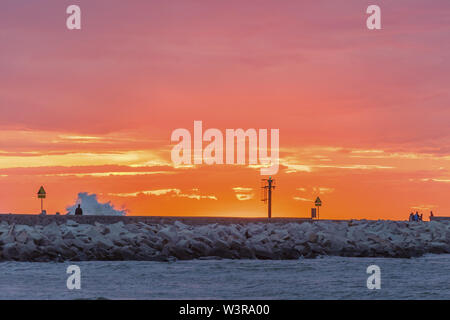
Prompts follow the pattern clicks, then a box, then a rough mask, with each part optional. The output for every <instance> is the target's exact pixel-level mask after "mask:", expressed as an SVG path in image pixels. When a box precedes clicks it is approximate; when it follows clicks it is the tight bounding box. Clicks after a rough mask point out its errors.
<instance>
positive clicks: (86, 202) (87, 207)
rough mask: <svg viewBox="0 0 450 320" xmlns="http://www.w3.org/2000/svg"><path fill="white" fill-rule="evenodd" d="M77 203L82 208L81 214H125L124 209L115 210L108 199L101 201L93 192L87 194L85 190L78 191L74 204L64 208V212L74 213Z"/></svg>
mask: <svg viewBox="0 0 450 320" xmlns="http://www.w3.org/2000/svg"><path fill="white" fill-rule="evenodd" d="M78 204H80V205H81V208H82V209H83V215H87V216H89V215H93V216H124V215H126V214H127V210H126V209H122V210H117V209H116V208H115V207H114V205H113V204H112V203H111V202H110V201H108V202H105V203H101V202H99V201H98V199H97V195H96V194H95V193H92V194H89V193H87V192H80V193H78V197H77V200H76V201H75V204H74V205H73V206H69V207H67V208H66V210H67V213H66V214H67V215H74V214H75V209H76V208H77V206H78Z"/></svg>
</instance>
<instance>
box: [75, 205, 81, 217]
mask: <svg viewBox="0 0 450 320" xmlns="http://www.w3.org/2000/svg"><path fill="white" fill-rule="evenodd" d="M75 215H76V216H82V215H83V209H81V206H80V205H78V208H76V209H75Z"/></svg>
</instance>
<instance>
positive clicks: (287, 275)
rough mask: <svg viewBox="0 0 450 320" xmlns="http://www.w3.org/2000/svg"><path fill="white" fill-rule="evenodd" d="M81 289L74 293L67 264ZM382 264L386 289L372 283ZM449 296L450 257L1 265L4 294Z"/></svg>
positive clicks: (38, 296) (1, 292)
mask: <svg viewBox="0 0 450 320" xmlns="http://www.w3.org/2000/svg"><path fill="white" fill-rule="evenodd" d="M73 264H75V265H78V266H79V267H80V271H81V289H80V290H76V289H74V290H69V289H68V288H67V285H66V282H67V278H68V277H69V276H70V274H67V273H66V271H67V267H68V266H69V265H73ZM370 265H378V266H379V267H380V270H381V289H379V290H369V289H368V288H367V278H368V277H369V276H370V274H368V273H367V267H368V266H370ZM99 298H107V299H314V300H317V299H450V255H448V254H447V255H426V256H423V257H419V258H412V259H391V258H345V257H322V258H316V259H303V258H302V259H299V260H290V261H279V260H277V261H273V260H190V261H175V262H137V261H115V262H105V261H91V262H65V263H36V262H30V263H28V262H2V263H0V299H99Z"/></svg>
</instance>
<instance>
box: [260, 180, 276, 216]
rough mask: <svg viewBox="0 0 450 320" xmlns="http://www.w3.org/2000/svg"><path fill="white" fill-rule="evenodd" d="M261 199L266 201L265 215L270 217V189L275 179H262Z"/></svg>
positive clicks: (273, 185) (273, 186)
mask: <svg viewBox="0 0 450 320" xmlns="http://www.w3.org/2000/svg"><path fill="white" fill-rule="evenodd" d="M261 182H262V186H261V188H262V192H263V194H262V199H261V200H262V201H264V203H265V202H266V201H267V202H268V203H267V216H268V218H269V219H270V218H272V189H275V180H273V179H272V177H269V179H262V181H261Z"/></svg>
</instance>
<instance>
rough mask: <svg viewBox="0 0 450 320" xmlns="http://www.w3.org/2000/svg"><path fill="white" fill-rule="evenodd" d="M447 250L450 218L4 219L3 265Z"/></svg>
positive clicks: (0, 231) (0, 224)
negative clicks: (319, 219)
mask: <svg viewBox="0 0 450 320" xmlns="http://www.w3.org/2000/svg"><path fill="white" fill-rule="evenodd" d="M426 253H450V221H431V222H402V221H386V220H379V221H367V220H350V221H309V220H306V219H304V220H302V219H272V220H271V221H270V222H269V221H268V220H267V219H238V218H174V217H172V218H167V217H105V216H103V217H94V216H82V217H74V216H45V217H42V216H36V215H0V261H9V260H14V261H85V260H152V261H171V260H176V259H180V260H188V259H223V258H226V259H298V258H300V257H305V258H314V257H316V256H319V255H335V256H348V257H394V258H410V257H415V256H420V255H423V254H426Z"/></svg>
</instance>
